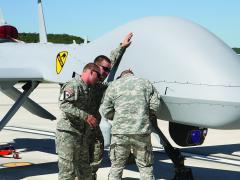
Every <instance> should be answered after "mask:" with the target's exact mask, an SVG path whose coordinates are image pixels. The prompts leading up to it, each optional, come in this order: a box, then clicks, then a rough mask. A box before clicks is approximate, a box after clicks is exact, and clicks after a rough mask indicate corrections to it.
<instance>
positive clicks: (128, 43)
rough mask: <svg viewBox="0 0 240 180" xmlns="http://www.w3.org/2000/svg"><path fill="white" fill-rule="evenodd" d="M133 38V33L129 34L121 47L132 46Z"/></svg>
mask: <svg viewBox="0 0 240 180" xmlns="http://www.w3.org/2000/svg"><path fill="white" fill-rule="evenodd" d="M132 36H133V33H132V32H130V33H128V34H127V35H126V36H125V37H124V39H123V41H122V43H121V47H125V48H127V47H128V46H129V45H130V44H131V38H132Z"/></svg>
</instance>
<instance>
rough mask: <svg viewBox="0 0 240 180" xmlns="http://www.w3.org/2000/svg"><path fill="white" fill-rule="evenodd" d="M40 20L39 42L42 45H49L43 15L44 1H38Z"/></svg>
mask: <svg viewBox="0 0 240 180" xmlns="http://www.w3.org/2000/svg"><path fill="white" fill-rule="evenodd" d="M38 18H39V40H40V43H47V31H46V26H45V20H44V15H43V8H42V1H41V0H38Z"/></svg>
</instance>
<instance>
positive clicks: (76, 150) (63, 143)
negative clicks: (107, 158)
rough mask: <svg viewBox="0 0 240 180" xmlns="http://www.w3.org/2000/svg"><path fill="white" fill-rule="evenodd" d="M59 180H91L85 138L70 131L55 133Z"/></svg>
mask: <svg viewBox="0 0 240 180" xmlns="http://www.w3.org/2000/svg"><path fill="white" fill-rule="evenodd" d="M56 151H57V154H58V168H59V174H58V179H59V180H73V179H75V177H77V178H78V180H92V176H91V168H90V164H89V153H88V144H87V141H86V137H85V136H83V135H81V134H77V133H74V132H70V131H62V130H57V131H56Z"/></svg>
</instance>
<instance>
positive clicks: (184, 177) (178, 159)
mask: <svg viewBox="0 0 240 180" xmlns="http://www.w3.org/2000/svg"><path fill="white" fill-rule="evenodd" d="M152 123H153V127H154V129H155V131H156V133H157V134H158V136H159V138H160V139H161V144H162V145H163V147H164V150H165V152H166V153H167V155H168V157H169V158H170V159H171V160H172V162H173V164H174V168H175V175H174V177H173V179H172V180H193V174H192V170H191V168H187V167H186V166H185V165H184V160H185V158H184V156H183V155H182V154H181V152H180V150H179V149H178V148H174V147H173V146H172V145H171V144H170V142H169V141H168V140H167V138H166V137H165V136H164V134H163V133H162V131H161V130H160V129H159V127H158V126H157V120H153V121H152Z"/></svg>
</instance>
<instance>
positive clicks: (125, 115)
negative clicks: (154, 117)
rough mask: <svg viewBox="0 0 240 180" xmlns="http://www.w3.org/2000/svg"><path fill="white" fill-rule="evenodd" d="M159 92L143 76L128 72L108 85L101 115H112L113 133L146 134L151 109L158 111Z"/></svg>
mask: <svg viewBox="0 0 240 180" xmlns="http://www.w3.org/2000/svg"><path fill="white" fill-rule="evenodd" d="M159 108H160V95H159V93H158V92H157V90H156V89H155V88H154V87H153V85H152V84H151V83H150V82H149V81H148V80H145V79H141V78H137V77H135V76H133V75H131V74H127V75H125V76H123V77H122V78H120V79H118V80H116V81H114V82H112V83H111V85H110V86H109V87H108V89H107V90H106V93H105V97H104V99H103V103H102V105H101V110H102V114H103V116H104V117H106V118H107V119H112V118H113V124H112V134H149V133H151V124H150V121H149V116H150V111H151V112H152V113H155V114H156V113H157V112H158V111H159Z"/></svg>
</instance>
